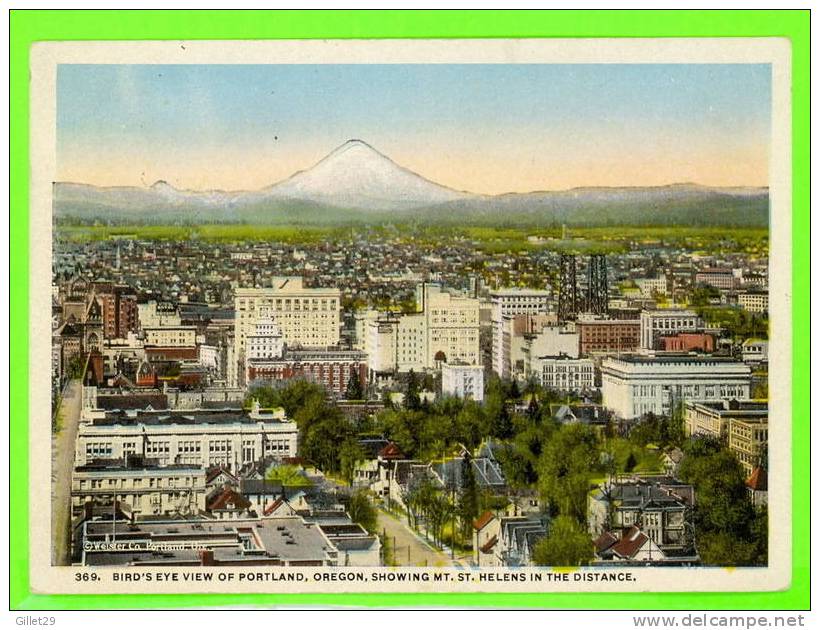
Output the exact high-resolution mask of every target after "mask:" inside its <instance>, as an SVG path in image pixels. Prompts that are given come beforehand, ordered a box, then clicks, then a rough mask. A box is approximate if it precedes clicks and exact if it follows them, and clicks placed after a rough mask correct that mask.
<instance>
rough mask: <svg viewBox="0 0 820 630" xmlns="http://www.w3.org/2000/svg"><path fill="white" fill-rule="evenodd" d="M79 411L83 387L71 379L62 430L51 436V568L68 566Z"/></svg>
mask: <svg viewBox="0 0 820 630" xmlns="http://www.w3.org/2000/svg"><path fill="white" fill-rule="evenodd" d="M81 409H82V387H81V384H80V381H79V380H73V381H70V382H69V383H68V385H67V386H66V388H65V390H63V401H62V404H61V407H60V415H61V417H62V428H61V430H60V432H59V433H57V434H52V436H51V537H52V545H51V562H52V564H54V565H67V564H70V563H71V558H70V554H71V545H70V542H71V470H72V468H73V466H74V444H75V442H76V440H77V427H78V425H79V420H80V411H81Z"/></svg>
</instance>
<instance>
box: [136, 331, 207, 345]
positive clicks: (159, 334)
mask: <svg viewBox="0 0 820 630" xmlns="http://www.w3.org/2000/svg"><path fill="white" fill-rule="evenodd" d="M142 332H143V334H144V335H145V345H146V346H154V347H157V348H192V347H194V346H196V326H161V327H156V328H152V327H143V329H142Z"/></svg>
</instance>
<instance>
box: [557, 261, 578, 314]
mask: <svg viewBox="0 0 820 630" xmlns="http://www.w3.org/2000/svg"><path fill="white" fill-rule="evenodd" d="M578 306H579V304H578V278H577V275H576V272H575V254H561V261H560V278H559V282H558V320H559V321H562V322H563V321H567V320H569V319H574V318H575V316H576V315H577V314H578Z"/></svg>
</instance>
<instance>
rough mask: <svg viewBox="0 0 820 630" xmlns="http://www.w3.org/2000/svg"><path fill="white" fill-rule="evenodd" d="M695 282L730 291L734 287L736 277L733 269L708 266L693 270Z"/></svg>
mask: <svg viewBox="0 0 820 630" xmlns="http://www.w3.org/2000/svg"><path fill="white" fill-rule="evenodd" d="M695 284H696V285H699V284H705V285H708V286H710V287H715V288H716V289H723V290H725V291H730V290H732V289H734V288H735V285H736V284H737V279H736V278H735V274H734V271H732V270H731V269H727V268H725V267H708V268H706V269H701V270H700V271H697V272H695Z"/></svg>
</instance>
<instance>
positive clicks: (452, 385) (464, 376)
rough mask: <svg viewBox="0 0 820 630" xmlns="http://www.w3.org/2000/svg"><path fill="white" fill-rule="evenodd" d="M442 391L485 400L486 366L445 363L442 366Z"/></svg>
mask: <svg viewBox="0 0 820 630" xmlns="http://www.w3.org/2000/svg"><path fill="white" fill-rule="evenodd" d="M441 393H442V394H447V395H450V396H458V397H459V398H471V399H472V400H476V401H478V402H481V401H483V400H484V367H483V366H481V365H464V364H459V363H445V364H444V365H442V366H441Z"/></svg>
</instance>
